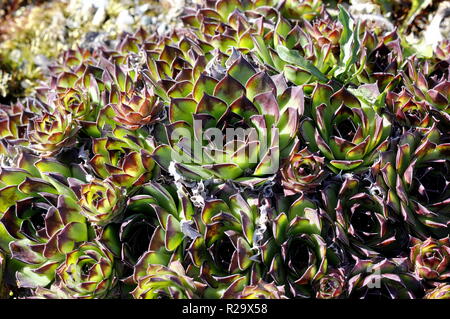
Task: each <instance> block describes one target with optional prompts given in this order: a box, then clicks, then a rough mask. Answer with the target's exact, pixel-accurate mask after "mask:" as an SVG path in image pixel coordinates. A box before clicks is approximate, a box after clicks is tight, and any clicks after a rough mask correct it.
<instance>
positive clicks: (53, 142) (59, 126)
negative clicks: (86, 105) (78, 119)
mask: <svg viewBox="0 0 450 319" xmlns="http://www.w3.org/2000/svg"><path fill="white" fill-rule="evenodd" d="M77 131H78V128H77V127H76V125H75V123H74V122H73V121H72V118H71V116H70V115H69V116H67V115H65V114H63V113H59V112H54V113H53V114H52V113H44V114H42V115H41V116H38V117H36V118H34V119H32V120H31V121H30V122H29V124H28V138H29V140H30V148H31V149H33V150H34V151H36V152H37V153H39V154H41V155H42V156H47V157H48V156H52V155H54V154H56V153H58V152H59V151H61V149H62V148H63V147H69V146H72V145H73V143H74V142H75V135H76V133H77Z"/></svg>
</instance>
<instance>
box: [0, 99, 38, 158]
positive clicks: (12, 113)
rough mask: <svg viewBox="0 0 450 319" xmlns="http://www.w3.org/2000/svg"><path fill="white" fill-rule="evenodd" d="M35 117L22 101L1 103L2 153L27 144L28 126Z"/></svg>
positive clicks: (0, 151) (4, 153)
mask: <svg viewBox="0 0 450 319" xmlns="http://www.w3.org/2000/svg"><path fill="white" fill-rule="evenodd" d="M32 117H33V113H31V110H30V109H29V108H27V107H26V106H25V105H24V104H22V103H16V104H13V105H0V154H3V155H8V154H9V153H11V150H12V149H13V148H14V147H16V146H19V145H23V146H27V145H28V143H29V142H28V140H27V138H26V136H27V135H26V134H27V126H28V123H29V121H30V119H31V118H32Z"/></svg>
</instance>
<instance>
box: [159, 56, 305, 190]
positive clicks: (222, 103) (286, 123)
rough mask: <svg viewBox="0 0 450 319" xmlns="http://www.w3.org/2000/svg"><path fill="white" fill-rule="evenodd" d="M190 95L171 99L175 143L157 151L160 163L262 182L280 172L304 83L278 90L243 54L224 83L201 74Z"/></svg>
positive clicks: (187, 173)
mask: <svg viewBox="0 0 450 319" xmlns="http://www.w3.org/2000/svg"><path fill="white" fill-rule="evenodd" d="M187 94H188V95H186V96H185V97H177V98H172V99H171V103H170V107H169V121H170V125H168V126H166V134H167V139H168V142H169V144H170V145H161V146H158V147H157V148H156V149H155V151H154V154H153V156H154V158H155V160H156V161H157V162H158V164H160V165H161V166H162V167H163V168H165V169H166V170H169V169H170V166H171V165H174V169H175V171H176V172H177V173H178V174H180V175H182V176H183V177H185V178H188V179H191V180H200V179H206V178H211V177H216V178H219V179H223V180H226V179H236V180H240V181H242V182H244V183H260V182H261V180H264V178H265V177H267V176H270V175H273V174H275V173H276V170H277V169H278V167H279V158H280V156H282V155H283V153H284V152H286V151H288V150H289V148H290V147H292V143H293V142H294V138H295V132H296V128H297V125H298V118H299V116H300V115H301V113H302V111H303V110H302V106H303V94H302V92H301V90H300V88H299V87H289V88H285V86H282V88H281V89H278V88H277V86H276V85H275V83H274V81H273V79H272V78H271V77H270V76H269V75H268V74H267V73H266V72H263V71H262V72H256V71H255V69H254V68H253V67H252V66H251V65H250V64H249V62H247V61H246V60H245V59H244V58H242V57H240V58H238V59H236V60H235V62H234V63H233V64H232V65H231V66H230V67H229V68H228V70H227V74H226V75H225V76H224V77H223V78H222V79H221V80H220V81H219V80H218V79H215V78H213V77H211V76H207V75H201V76H200V77H199V78H198V80H197V81H196V82H195V84H194V86H193V89H192V91H190V92H189V91H188V92H187ZM203 130H204V131H203ZM172 163H173V164H172Z"/></svg>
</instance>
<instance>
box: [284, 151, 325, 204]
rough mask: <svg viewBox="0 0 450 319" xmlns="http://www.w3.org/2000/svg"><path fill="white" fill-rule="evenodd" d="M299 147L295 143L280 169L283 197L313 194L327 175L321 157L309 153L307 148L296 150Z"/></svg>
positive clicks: (323, 160)
mask: <svg viewBox="0 0 450 319" xmlns="http://www.w3.org/2000/svg"><path fill="white" fill-rule="evenodd" d="M299 145H300V143H297V144H296V146H295V147H294V148H293V149H292V151H291V154H290V155H289V158H288V159H286V160H285V162H284V164H282V167H281V169H280V173H281V184H282V185H283V187H284V194H285V195H294V194H298V193H300V192H313V191H315V190H316V189H317V188H318V187H320V185H321V183H322V181H323V180H324V179H325V178H326V177H327V175H328V174H329V173H328V170H327V169H326V167H325V159H324V158H323V157H321V156H319V155H317V154H314V153H311V152H310V151H309V150H308V149H307V148H304V149H302V150H298V148H299Z"/></svg>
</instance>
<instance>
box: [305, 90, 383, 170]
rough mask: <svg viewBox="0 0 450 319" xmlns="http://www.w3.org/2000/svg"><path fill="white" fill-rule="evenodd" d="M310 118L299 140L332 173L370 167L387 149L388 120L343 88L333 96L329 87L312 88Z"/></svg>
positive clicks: (306, 120) (333, 93)
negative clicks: (303, 141)
mask: <svg viewBox="0 0 450 319" xmlns="http://www.w3.org/2000/svg"><path fill="white" fill-rule="evenodd" d="M310 115H311V118H307V119H305V120H303V122H302V124H301V132H302V136H303V138H304V139H305V141H306V142H307V143H308V149H309V150H311V151H313V152H316V151H320V152H321V154H323V155H324V157H325V158H326V159H327V160H328V167H329V168H330V169H331V170H333V171H334V172H338V171H341V170H342V171H358V170H361V169H363V168H364V167H367V166H370V165H371V164H372V163H373V162H374V161H375V160H376V159H377V157H378V155H379V153H380V152H381V151H384V150H386V149H387V147H388V144H389V140H388V137H389V134H390V130H391V124H390V122H389V121H388V119H387V118H386V117H385V116H380V115H378V114H377V113H376V112H375V111H374V109H373V108H372V106H371V105H368V104H367V103H366V102H364V101H360V100H359V99H358V98H357V97H355V96H354V95H353V94H352V93H350V92H349V91H348V90H346V89H345V88H342V89H340V90H339V91H337V92H335V91H334V90H333V89H332V88H331V87H330V86H329V85H323V84H317V85H315V87H314V91H313V93H312V96H311V109H310Z"/></svg>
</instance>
